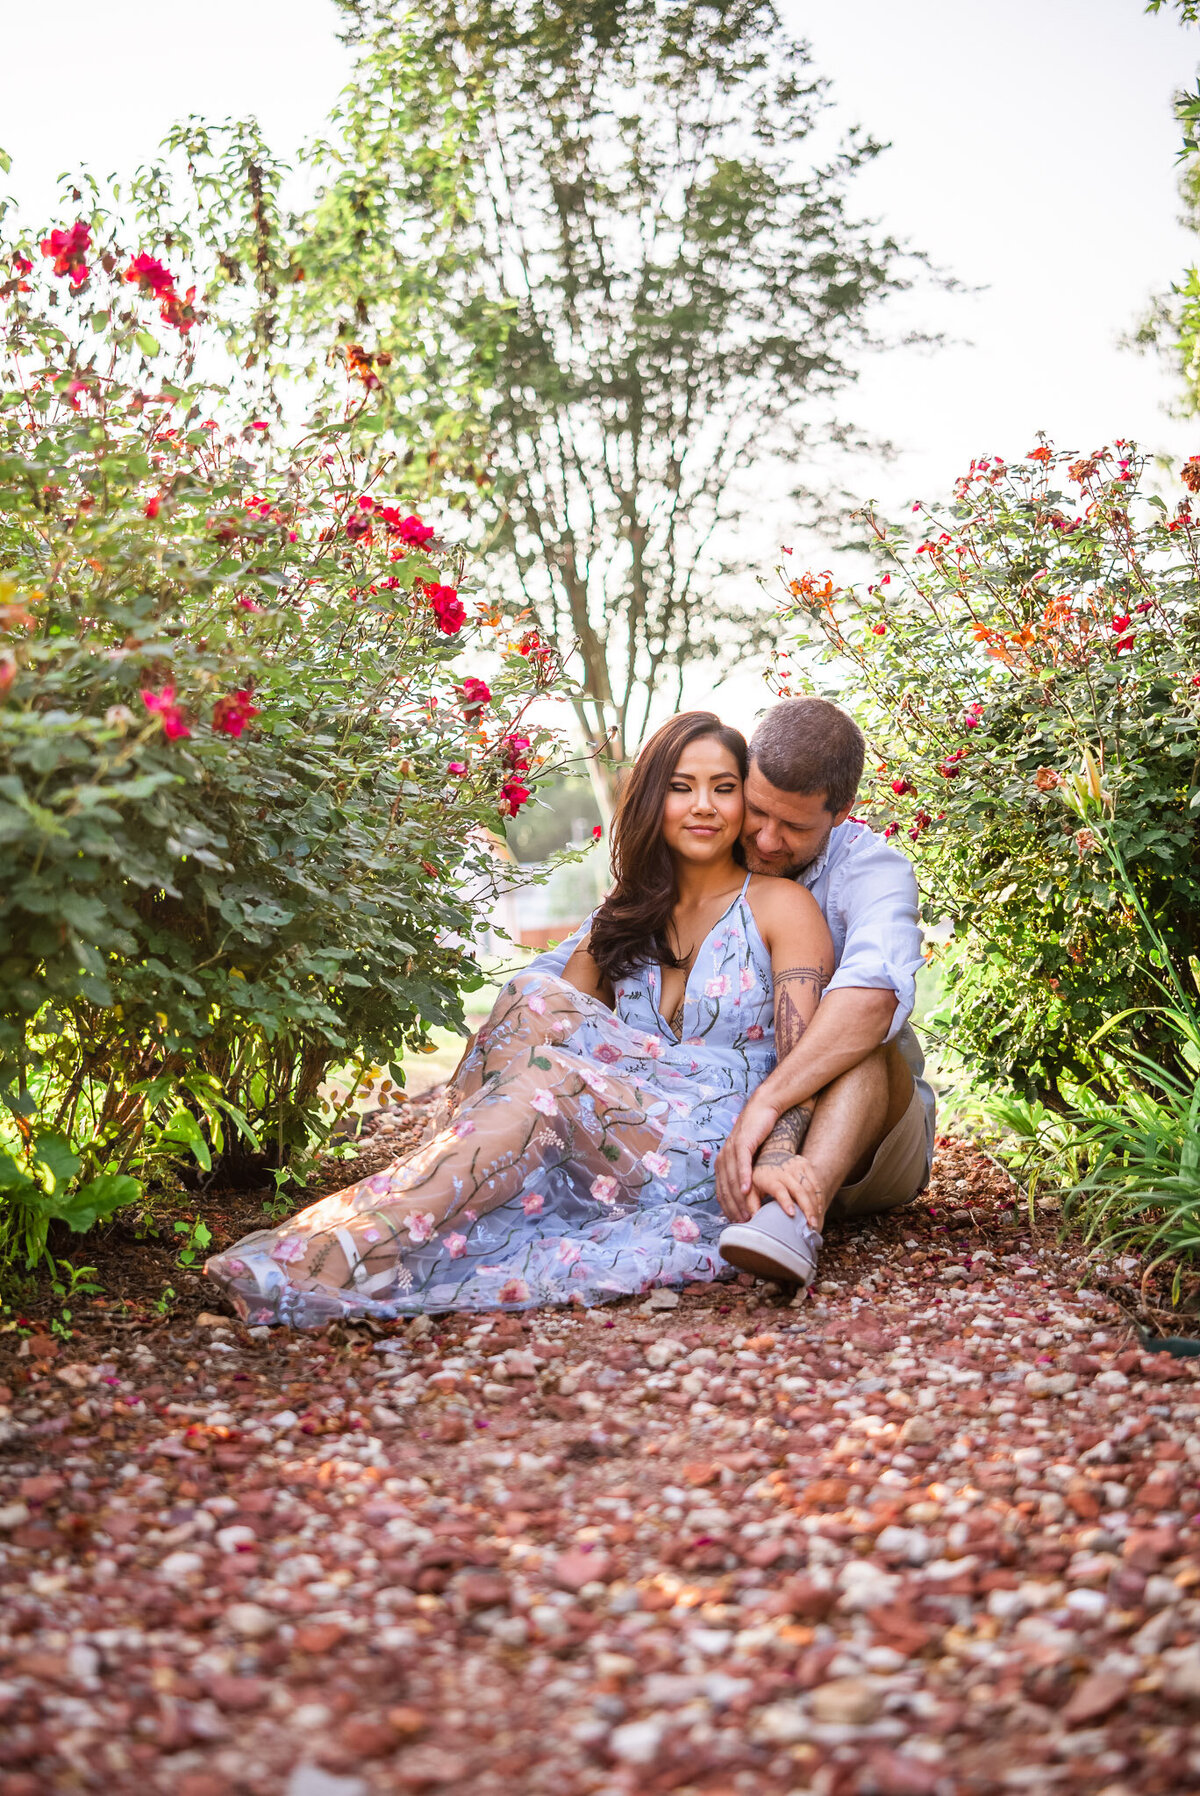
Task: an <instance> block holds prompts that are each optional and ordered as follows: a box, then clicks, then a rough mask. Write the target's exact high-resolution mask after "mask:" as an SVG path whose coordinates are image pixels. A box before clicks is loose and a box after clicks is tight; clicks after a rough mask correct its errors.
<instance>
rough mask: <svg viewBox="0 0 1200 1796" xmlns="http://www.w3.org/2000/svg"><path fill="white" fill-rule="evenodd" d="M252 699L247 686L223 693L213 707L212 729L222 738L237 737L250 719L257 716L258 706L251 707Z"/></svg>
mask: <svg viewBox="0 0 1200 1796" xmlns="http://www.w3.org/2000/svg"><path fill="white" fill-rule="evenodd" d="M253 697H254V694H253V692H252V691H251V690H250V688H249V687H248V686H243V687H240V688H239V689H238V691H236V692H233V693H225V694H224V695H223V696H222V697H221V698H219V699H218V700H217V702H216V704H215V705H214V706H213V715H212V721H213V729H214V730H219V731H220V732H221V734H222V735H223V736H232V737H234V738H235V740H236V738H237V737H239V736H240V735H241V733H242V731H243V730H244V729H245V727H246V725H247V724H248V723H249V721H250V719H251V718H252V717H257V716H258V714H259V713H258V706H257V705H252V704H251V703H250V700H251V699H252V698H253Z"/></svg>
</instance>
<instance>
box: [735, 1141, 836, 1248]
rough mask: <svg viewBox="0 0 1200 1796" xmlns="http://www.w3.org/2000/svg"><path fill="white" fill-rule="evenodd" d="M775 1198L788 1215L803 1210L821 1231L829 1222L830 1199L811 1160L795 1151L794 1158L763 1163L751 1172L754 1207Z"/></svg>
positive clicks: (751, 1198)
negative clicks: (826, 1215) (826, 1214)
mask: <svg viewBox="0 0 1200 1796" xmlns="http://www.w3.org/2000/svg"><path fill="white" fill-rule="evenodd" d="M772 1198H774V1200H775V1202H776V1203H777V1204H778V1205H779V1208H780V1209H781V1210H782V1211H783V1213H784V1215H785V1216H794V1215H795V1214H796V1212H797V1210H799V1212H800V1214H801V1215H802V1216H803V1217H804V1219H805V1221H806V1222H807V1223H808V1224H809V1225H810V1226H811V1227H812V1228H815V1229H816V1230H817V1232H818V1233H820V1231H821V1229H822V1228H823V1227H824V1225H825V1212H826V1210H827V1209H828V1208H829V1199H828V1197H827V1196H826V1194H825V1192H824V1190H823V1189H822V1187H821V1185H820V1184H819V1183H818V1181H817V1177H816V1174H815V1173H814V1172H813V1170H812V1167H811V1166H810V1165H809V1163H808V1161H807V1160H805V1159H803V1158H802V1157H801V1155H799V1154H794V1155H793V1156H792V1158H791V1159H790V1160H780V1161H775V1162H772V1163H770V1164H763V1163H760V1164H759V1165H757V1166H756V1167H755V1168H754V1172H753V1174H752V1176H751V1186H750V1198H749V1201H750V1202H751V1203H752V1204H753V1206H754V1208H753V1209H752V1210H751V1212H750V1214H751V1215H753V1214H754V1210H757V1209H759V1208H760V1207H761V1206H762V1205H763V1204H765V1203H767V1202H769V1201H770V1199H772Z"/></svg>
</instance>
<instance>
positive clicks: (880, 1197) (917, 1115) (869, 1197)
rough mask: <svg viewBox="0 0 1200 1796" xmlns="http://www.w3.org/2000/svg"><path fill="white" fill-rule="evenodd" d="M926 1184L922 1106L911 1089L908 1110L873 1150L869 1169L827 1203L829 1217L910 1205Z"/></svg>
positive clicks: (836, 1218)
mask: <svg viewBox="0 0 1200 1796" xmlns="http://www.w3.org/2000/svg"><path fill="white" fill-rule="evenodd" d="M928 1183H929V1146H928V1135H927V1133H926V1127H925V1105H924V1104H923V1103H922V1101H921V1094H920V1093H919V1092H918V1091H916V1090H915V1089H914V1091H913V1094H912V1100H911V1102H910V1103H909V1106H908V1109H907V1110H906V1111H905V1112H904V1115H903V1116H902V1117H901V1118H900V1121H899V1122H898V1123H897V1124H896V1126H895V1128H894V1129H893V1130H892V1131H891V1133H890V1134H889V1135H885V1136H884V1138H883V1140H882V1141H881V1142H880V1144H879V1146H878V1147H877V1148H876V1150H875V1158H874V1159H873V1160H872V1162H871V1167H870V1171H869V1172H868V1173H867V1174H866V1176H865V1177H864V1178H861V1179H859V1180H858V1181H857V1182H856V1183H855V1184H853V1185H843V1186H842V1188H841V1190H840V1191H839V1192H838V1194H837V1196H836V1197H835V1198H834V1200H833V1202H832V1203H831V1204H830V1206H829V1220H830V1221H831V1222H837V1221H839V1220H841V1221H844V1220H845V1219H846V1218H848V1217H854V1216H877V1215H879V1214H880V1212H881V1211H883V1210H896V1209H899V1207H900V1205H901V1204H910V1203H911V1202H912V1201H913V1198H914V1197H917V1196H918V1195H919V1194H920V1193H921V1192H922V1191H924V1189H925V1187H926V1185H928Z"/></svg>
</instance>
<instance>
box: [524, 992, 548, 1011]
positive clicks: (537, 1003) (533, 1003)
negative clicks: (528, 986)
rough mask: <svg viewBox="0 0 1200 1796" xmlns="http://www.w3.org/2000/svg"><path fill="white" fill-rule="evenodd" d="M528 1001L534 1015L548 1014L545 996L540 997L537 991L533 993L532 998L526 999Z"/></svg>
mask: <svg viewBox="0 0 1200 1796" xmlns="http://www.w3.org/2000/svg"><path fill="white" fill-rule="evenodd" d="M526 1002H527V1004H528V1005H529V1008H530V1010H532V1012H533V1014H534V1016H545V1014H546V1000H545V998H539V997H538V995H537V993H536V992H535V993H534V994H533V996H532V998H528V999H526Z"/></svg>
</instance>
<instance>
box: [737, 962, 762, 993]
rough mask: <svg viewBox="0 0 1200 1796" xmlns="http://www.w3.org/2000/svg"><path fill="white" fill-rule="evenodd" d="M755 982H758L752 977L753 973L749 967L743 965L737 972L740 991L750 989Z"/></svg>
mask: <svg viewBox="0 0 1200 1796" xmlns="http://www.w3.org/2000/svg"><path fill="white" fill-rule="evenodd" d="M757 984H758V981H757V979H756V978H755V977H754V974H753V973H752V972H751V970H750V968H749V967H743V968H742V970H741V972H740V973H739V974H738V990H739V991H740V992H748V991H752V990H753V988H754V987H755V986H756V985H757Z"/></svg>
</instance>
